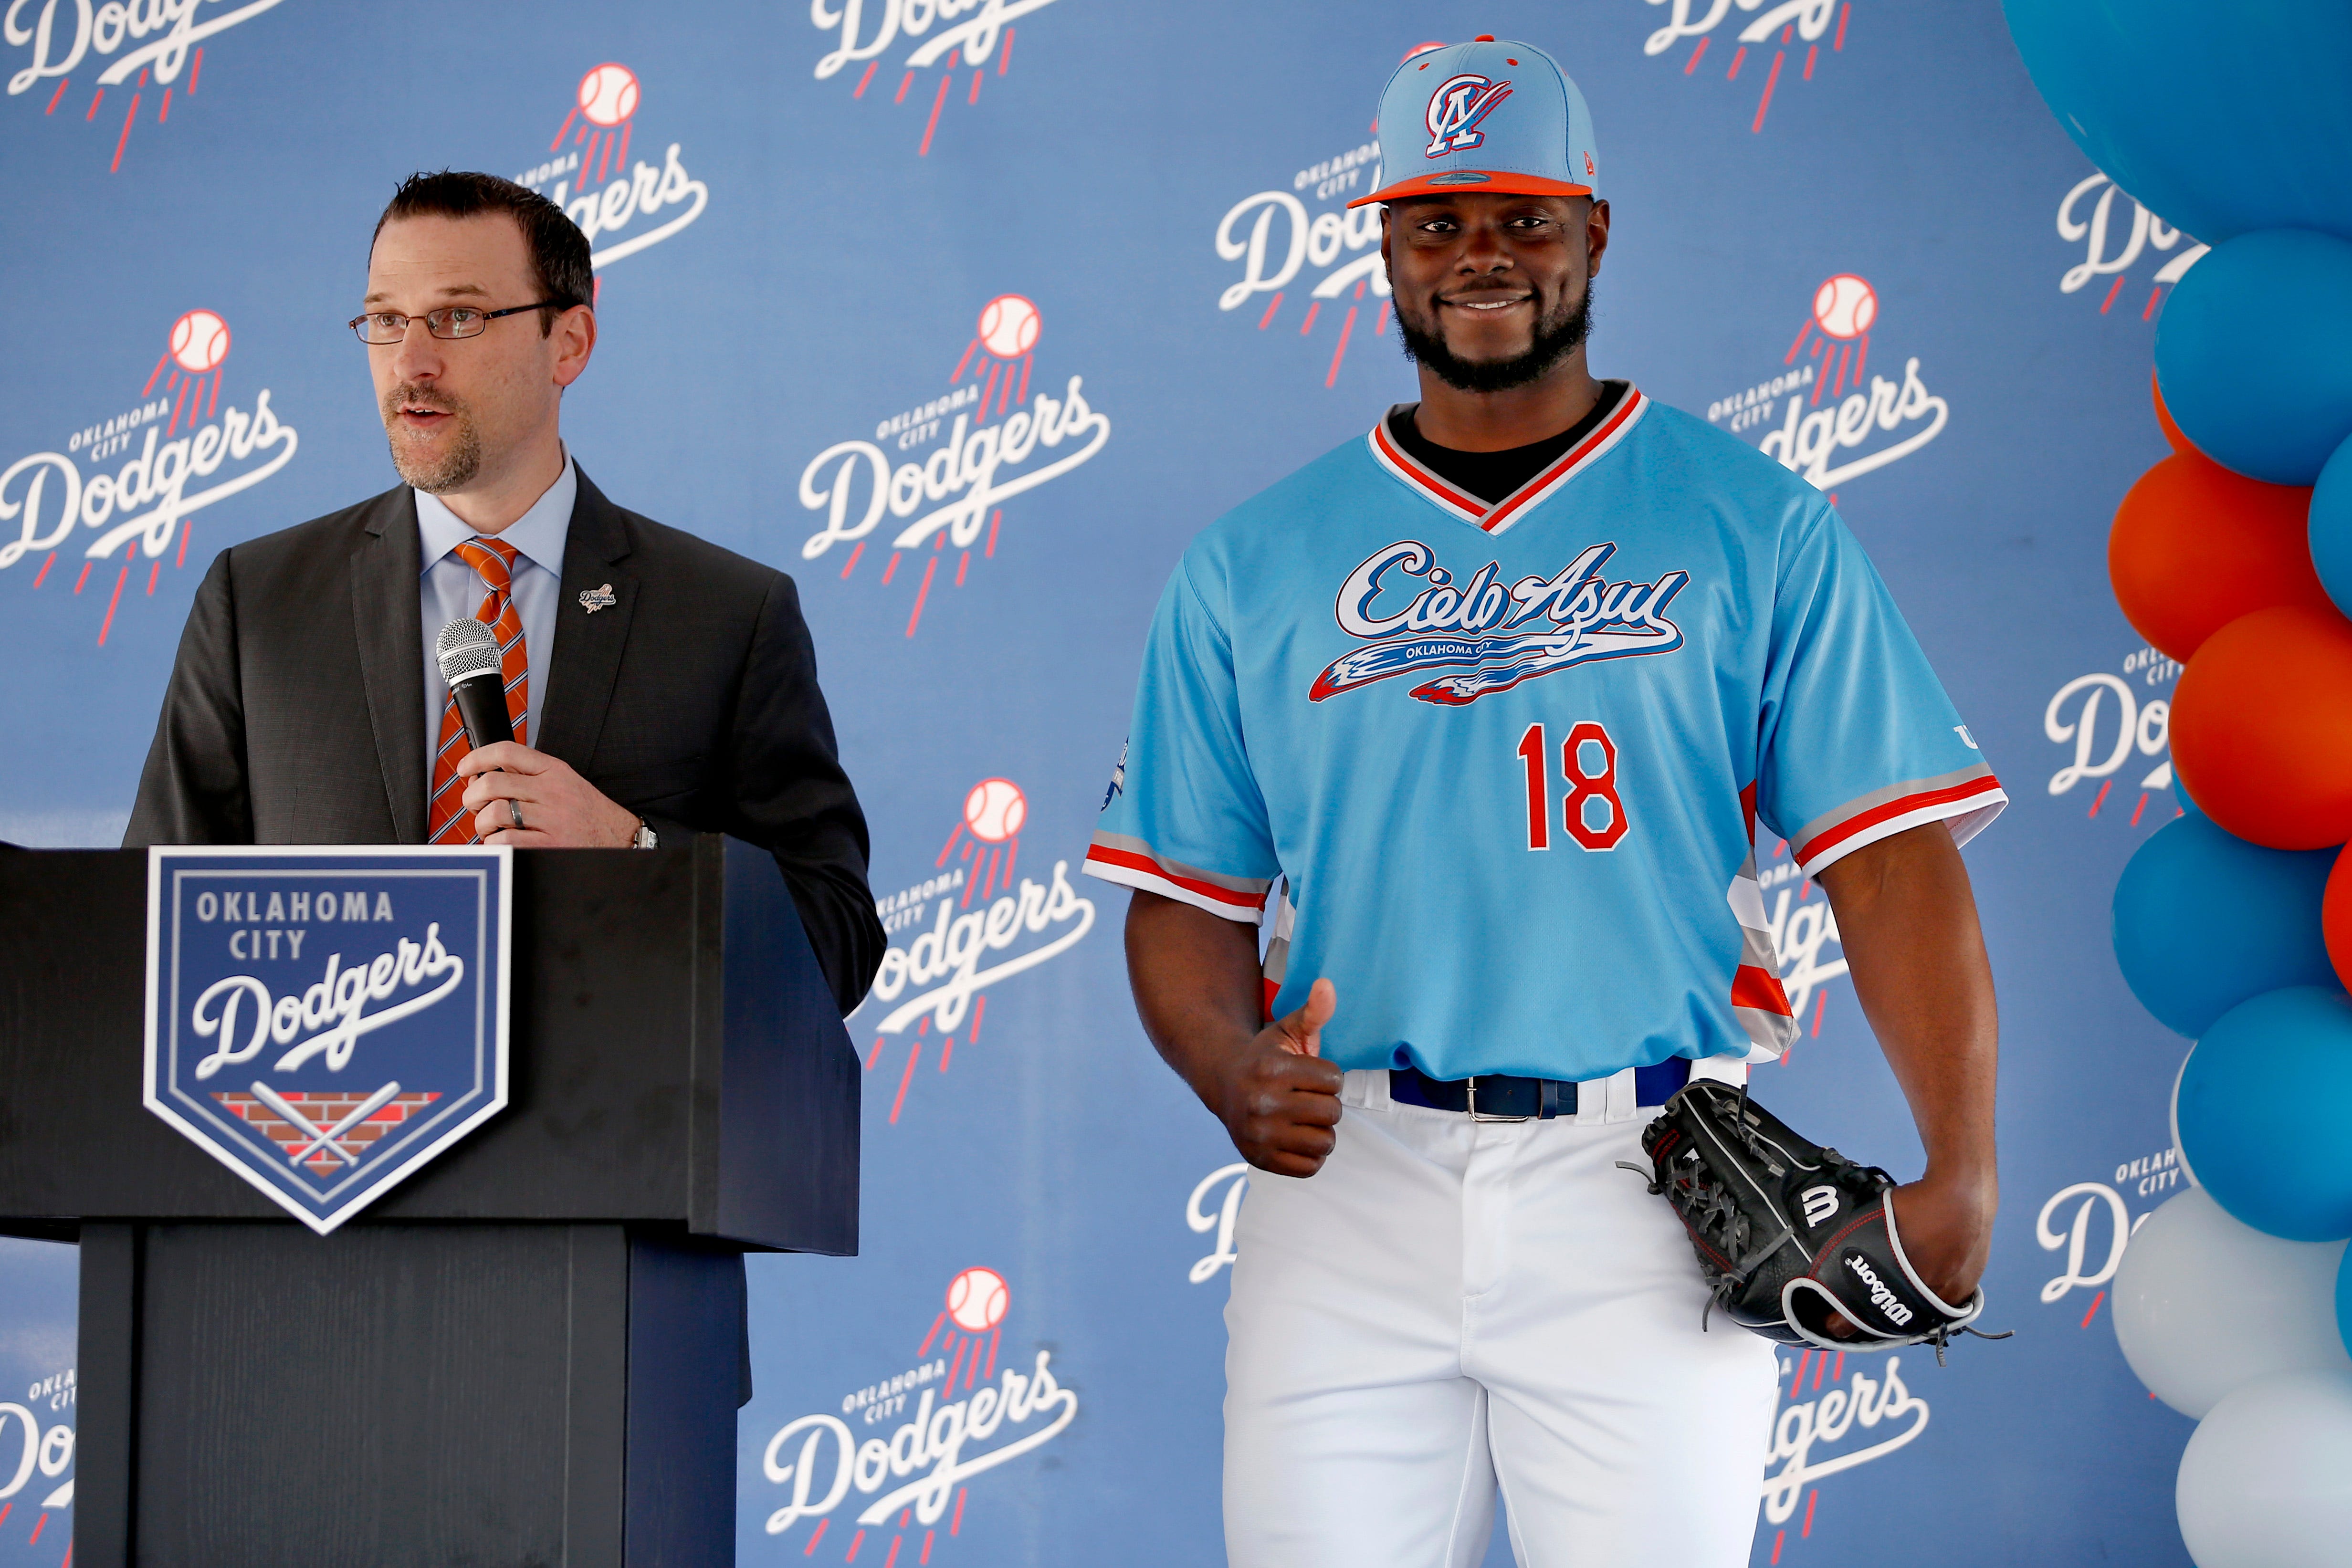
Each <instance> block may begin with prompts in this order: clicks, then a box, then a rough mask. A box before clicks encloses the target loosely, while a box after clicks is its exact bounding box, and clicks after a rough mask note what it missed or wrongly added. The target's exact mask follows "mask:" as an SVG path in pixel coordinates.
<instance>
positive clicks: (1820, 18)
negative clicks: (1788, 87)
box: [1642, 0, 1853, 132]
mask: <svg viewBox="0 0 2352 1568" xmlns="http://www.w3.org/2000/svg"><path fill="white" fill-rule="evenodd" d="M1648 3H1649V4H1650V5H1671V6H1672V7H1673V9H1672V10H1671V11H1670V12H1669V13H1668V17H1667V21H1666V25H1665V26H1663V27H1660V28H1659V29H1658V30H1657V31H1656V32H1654V33H1652V34H1651V35H1650V36H1649V37H1647V38H1645V39H1643V42H1642V52H1643V54H1645V55H1662V54H1664V53H1665V52H1666V51H1667V50H1668V49H1671V48H1673V47H1675V45H1676V44H1678V43H1680V42H1681V41H1682V40H1683V39H1685V38H1694V37H1695V38H1696V39H1697V40H1698V42H1697V43H1696V45H1694V46H1692V48H1691V52H1690V56H1689V57H1688V58H1686V59H1685V60H1684V62H1683V75H1685V76H1686V77H1697V76H1707V77H1712V76H1713V75H1714V74H1715V71H1714V68H1713V67H1711V66H1709V65H1708V64H1707V56H1706V51H1707V46H1708V45H1710V44H1712V43H1714V42H1715V37H1714V34H1715V29H1716V27H1717V25H1718V24H1719V23H1721V22H1722V21H1723V20H1724V19H1725V18H1726V17H1727V16H1730V14H1731V7H1732V5H1733V3H1734V0H1648ZM1764 4H1765V0H1738V6H1739V9H1740V10H1742V11H1754V10H1756V9H1757V8H1758V7H1759V6H1760V5H1764ZM1702 6H1703V7H1705V9H1704V10H1701V9H1700V7H1702ZM1695 11H1696V12H1697V13H1698V14H1697V15H1696V16H1694V15H1693V12H1695ZM1832 13H1834V14H1835V16H1836V18H1837V31H1836V33H1835V34H1834V35H1832V36H1830V39H1829V49H1830V53H1832V54H1837V53H1839V52H1841V51H1842V50H1843V49H1844V47H1845V32H1846V26H1847V24H1849V23H1850V22H1852V21H1853V3H1852V0H1781V4H1780V5H1774V6H1772V8H1771V9H1770V10H1769V11H1766V12H1765V13H1764V14H1763V15H1762V16H1759V17H1757V18H1756V19H1755V20H1754V21H1752V22H1749V23H1748V24H1747V25H1746V26H1743V27H1741V28H1740V29H1739V33H1738V37H1735V38H1734V39H1733V40H1732V44H1731V49H1730V56H1729V60H1728V63H1727V64H1726V63H1725V57H1724V56H1723V55H1722V54H1717V56H1716V57H1715V58H1716V62H1717V64H1721V65H1724V71H1723V78H1722V79H1723V80H1725V81H1729V82H1736V81H1738V80H1739V79H1740V71H1741V69H1742V68H1744V67H1746V66H1747V65H1748V50H1749V49H1750V48H1754V49H1756V51H1757V53H1758V55H1759V57H1760V56H1761V55H1762V53H1763V49H1764V47H1766V46H1768V45H1769V46H1770V47H1771V48H1772V58H1771V61H1770V63H1769V65H1768V64H1765V63H1763V62H1762V60H1761V59H1760V58H1759V62H1758V67H1759V68H1758V69H1756V70H1753V71H1750V72H1748V81H1750V82H1753V81H1755V79H1756V78H1757V77H1758V76H1759V75H1760V76H1762V77H1763V78H1764V85H1763V89H1762V91H1761V95H1760V96H1759V98H1758V99H1757V100H1756V120H1755V123H1754V124H1752V125H1751V126H1749V127H1748V129H1749V131H1751V132H1753V131H1762V130H1763V129H1764V117H1765V116H1766V115H1768V114H1769V113H1770V112H1771V111H1772V95H1773V93H1774V92H1775V91H1777V90H1778V89H1780V82H1781V74H1780V68H1781V67H1782V66H1784V65H1786V64H1788V63H1789V58H1790V49H1791V48H1792V47H1794V46H1795V45H1797V44H1802V45H1804V46H1805V54H1804V58H1803V60H1802V62H1801V63H1800V64H1799V65H1798V67H1797V68H1796V79H1797V80H1799V81H1811V80H1812V79H1813V69H1814V68H1815V67H1817V66H1819V65H1820V64H1821V63H1822V37H1823V36H1824V35H1825V34H1829V33H1830V18H1831V16H1832ZM1776 31H1777V32H1778V33H1779V35H1780V37H1778V38H1777V39H1776V38H1775V37H1773V34H1774V33H1775V32H1776Z"/></svg>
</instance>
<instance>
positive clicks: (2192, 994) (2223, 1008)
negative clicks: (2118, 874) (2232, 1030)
mask: <svg viewBox="0 0 2352 1568" xmlns="http://www.w3.org/2000/svg"><path fill="white" fill-rule="evenodd" d="M2335 863H2336V852H2335V851H2334V850H2266V849H2264V848H2263V847H2262V846H2261V845H2260V844H2250V843H2248V842H2246V841H2245V840H2243V839H2241V838H2236V837H2233V836H2231V834H2229V833H2226V832H2224V831H2221V829H2220V828H2218V827H2216V826H2215V825H2214V823H2213V821H2212V819H2210V817H2206V816H2204V815H2202V814H2201V813H2200V814H2199V815H2196V816H2189V817H2180V818H2177V819H2175V820H2174V821H2171V822H2168V823H2167V824H2166V825H2165V826H2164V827H2163V828H2161V829H2159V830H2158V831H2157V832H2156V833H2155V835H2154V836H2152V837H2151V838H2150V839H2149V840H2148V841H2147V842H2146V843H2144V844H2142V845H2140V847H2139V850H2138V852H2137V853H2135V854H2134V855H2133V856H2132V858H2131V863H2130V864H2128V865H2126V866H2125V867H2124V874H2123V877H2122V879H2121V880H2120V881H2118V882H2117V883H2116V897H2115V916H2114V927H2113V931H2114V937H2115V947H2116V965H2117V966H2118V967H2121V968H2122V970H2123V972H2124V983H2125V984H2126V985H2127V986H2129V987H2130V988H2131V992H2132V995H2133V996H2135V997H2137V998H2139V1005H2140V1006H2142V1007H2144V1008H2146V1009H2147V1010H2148V1011H2149V1012H2151V1013H2153V1014H2155V1015H2156V1019H2157V1021H2158V1022H2159V1023H2161V1024H2162V1025H2164V1027H2165V1028H2167V1029H2168V1030H2172V1031H2173V1032H2174V1033H2176V1034H2185V1035H2188V1036H2189V1037H2190V1038H2191V1039H2194V1038H2196V1037H2197V1036H2198V1035H2200V1034H2202V1033H2204V1032H2205V1030H2206V1029H2207V1028H2208V1027H2209V1026H2210V1025H2211V1024H2212V1022H2213V1020H2214V1019H2218V1018H2220V1017H2221V1015H2222V1014H2223V1013H2225V1012H2228V1011H2229V1010H2230V1009H2231V1008H2234V1007H2236V1006H2237V1005H2238V1004H2239V1003H2240V1002H2242V1001H2246V1000H2248V999H2250V998H2254V997H2258V996H2261V995H2262V994H2263V992H2265V991H2274V990H2277V989H2278V988H2280V987H2282V986H2325V985H2330V984H2332V983H2334V981H2335V978H2336V971H2335V969H2334V968H2333V967H2331V966H2330V965H2329V964H2328V962H2327V947H2326V943H2325V942H2324V941H2323V940H2322V938H2321V936H2320V928H2319V904H2320V898H2321V895H2322V894H2324V893H2325V892H2326V888H2327V873H2328V872H2329V871H2330V870H2331V869H2332V868H2333V867H2334V866H2335Z"/></svg>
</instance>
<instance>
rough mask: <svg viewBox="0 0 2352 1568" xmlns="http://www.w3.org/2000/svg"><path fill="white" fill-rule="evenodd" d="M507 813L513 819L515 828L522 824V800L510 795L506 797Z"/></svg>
mask: <svg viewBox="0 0 2352 1568" xmlns="http://www.w3.org/2000/svg"><path fill="white" fill-rule="evenodd" d="M507 815H508V816H509V817H512V818H513V819H514V825H515V826H516V827H517V828H520V827H521V826H522V802H521V801H520V800H516V799H515V798H514V797H513V796H511V795H509V796H508V797H507Z"/></svg>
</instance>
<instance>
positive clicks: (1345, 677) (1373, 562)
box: [1307, 539, 1690, 706]
mask: <svg viewBox="0 0 2352 1568" xmlns="http://www.w3.org/2000/svg"><path fill="white" fill-rule="evenodd" d="M1616 552H1617V547H1616V546H1615V545H1614V544H1597V545H1591V546H1589V547H1587V548H1586V549H1584V550H1582V551H1581V552H1580V553H1579V554H1578V555H1577V557H1576V558H1575V559H1573V560H1571V561H1570V562H1569V563H1568V564H1567V565H1566V566H1563V567H1562V568H1560V569H1559V571H1558V572H1556V573H1555V574H1553V575H1552V576H1550V577H1549V578H1546V577H1538V576H1528V577H1523V578H1521V579H1519V580H1517V582H1514V583H1511V584H1509V585H1507V586H1506V585H1505V584H1504V583H1503V581H1502V580H1501V578H1500V575H1499V574H1500V572H1501V570H1502V567H1501V563H1499V562H1497V561H1492V560H1490V561H1488V562H1486V564H1485V565H1484V566H1482V567H1480V568H1478V569H1477V570H1475V571H1474V572H1472V573H1471V574H1470V575H1469V576H1468V577H1466V578H1462V577H1456V576H1455V574H1454V573H1453V572H1451V571H1449V570H1446V569H1445V568H1444V567H1442V566H1440V565H1438V564H1437V552H1436V550H1435V549H1433V548H1432V547H1431V546H1429V545H1426V544H1423V543H1422V542H1421V541H1420V540H1418V539H1400V540H1398V541H1397V542H1396V543H1394V544H1391V545H1388V546H1386V547H1384V548H1382V549H1378V550H1375V551H1373V552H1372V553H1371V554H1370V555H1369V556H1367V557H1365V558H1364V559H1363V560H1362V561H1361V562H1360V564H1359V565H1358V566H1357V567H1356V569H1355V570H1353V571H1351V572H1349V574H1348V576H1347V579H1346V580H1345V581H1343V582H1342V583H1341V584H1340V585H1339V596H1338V600H1337V601H1336V603H1335V604H1334V606H1333V615H1334V617H1335V618H1336V619H1337V620H1338V622H1339V629H1340V630H1341V631H1343V632H1347V633H1348V635H1349V636H1351V637H1357V638H1361V639H1362V640H1363V641H1364V642H1365V643H1366V644H1367V645H1366V646H1364V647H1360V648H1357V649H1355V650H1353V651H1352V652H1349V653H1342V654H1341V655H1340V656H1339V658H1337V659H1334V660H1333V661H1332V662H1331V663H1330V664H1329V665H1328V667H1326V668H1325V669H1324V671H1323V673H1322V674H1319V675H1318V676H1316V677H1315V684H1314V685H1313V687H1312V688H1311V689H1310V690H1309V691H1308V693H1307V696H1308V697H1309V699H1310V700H1312V701H1315V702H1322V701H1324V700H1325V699H1326V698H1328V697H1331V696H1334V695H1338V694H1339V693H1341V692H1347V691H1352V690H1354V689H1355V688H1357V687H1359V686H1362V685H1370V683H1372V682H1374V681H1383V680H1387V679H1389V678H1390V677H1391V676H1394V675H1402V674H1418V673H1421V672H1423V671H1430V670H1439V669H1448V668H1457V667H1460V668H1463V669H1464V673H1462V674H1448V675H1441V676H1438V677H1436V678H1435V679H1433V680H1430V681H1426V682H1424V683H1423V684H1422V685H1418V686H1415V687H1413V688H1412V695H1413V696H1415V697H1417V698H1419V699H1420V700H1421V701H1423V702H1429V703H1440V704H1444V705H1446V706H1461V705H1463V704H1466V703H1472V702H1475V701H1476V700H1477V699H1478V698H1480V697H1482V696H1486V695H1490V694H1492V693H1495V692H1505V691H1508V690H1510V689H1511V688H1512V687H1513V686H1516V685H1518V684H1519V683H1520V682H1522V681H1528V680H1533V679H1535V678H1536V677H1538V676H1539V675H1548V674H1551V673H1552V672H1554V671H1556V670H1564V669H1567V668H1569V667H1570V666H1571V665H1575V664H1587V663H1590V662H1591V661H1592V660H1595V659H1614V658H1624V657H1627V656H1629V655H1640V654H1652V653H1672V652H1674V651H1675V649H1676V648H1679V647H1681V646H1682V643H1683V633H1682V628H1681V627H1679V626H1677V625H1675V623H1674V622H1672V621H1670V620H1668V619H1666V616H1665V609H1666V606H1667V605H1668V604H1669V603H1671V602H1672V601H1673V600H1674V597H1675V594H1677V593H1679V592H1680V591H1682V589H1683V586H1684V585H1685V583H1687V582H1689V581H1690V573H1688V572H1686V571H1680V570H1675V571H1668V572H1665V573H1663V574H1662V575H1660V576H1659V577H1657V578H1655V579H1654V580H1650V581H1647V582H1643V581H1635V580H1623V581H1618V582H1611V581H1610V580H1608V579H1606V578H1604V577H1602V576H1601V568H1602V567H1603V566H1604V565H1606V564H1607V563H1608V560H1609V559H1610V557H1612V555H1614V554H1616ZM1423 583H1425V584H1427V586H1426V587H1422V586H1420V584H1423ZM1408 594H1409V595H1411V597H1410V598H1409V599H1407V598H1405V597H1404V596H1405V595H1408Z"/></svg>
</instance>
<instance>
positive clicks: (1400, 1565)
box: [1224, 1072, 1777, 1568]
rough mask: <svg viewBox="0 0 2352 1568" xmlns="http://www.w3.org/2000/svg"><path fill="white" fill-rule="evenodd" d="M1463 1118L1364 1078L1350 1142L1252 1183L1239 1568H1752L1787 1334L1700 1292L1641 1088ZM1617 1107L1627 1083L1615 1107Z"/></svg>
mask: <svg viewBox="0 0 2352 1568" xmlns="http://www.w3.org/2000/svg"><path fill="white" fill-rule="evenodd" d="M1619 1076H1620V1078H1621V1079H1622V1080H1623V1082H1622V1083H1620V1082H1612V1081H1610V1080H1601V1081H1600V1082H1596V1083H1594V1084H1591V1085H1588V1086H1584V1087H1583V1088H1581V1089H1580V1108H1581V1109H1583V1113H1582V1114H1580V1115H1579V1116H1576V1117H1560V1118H1557V1119H1555V1120H1552V1121H1549V1122H1517V1123H1483V1124H1481V1123H1474V1122H1472V1121H1471V1119H1470V1118H1469V1117H1468V1116H1466V1115H1463V1114H1461V1113H1455V1112H1450V1111H1431V1110H1425V1109H1423V1108H1421V1107H1419V1106H1413V1105H1400V1104H1395V1103H1391V1100H1390V1097H1389V1092H1388V1075H1387V1074H1386V1073H1385V1072H1349V1074H1348V1075H1347V1087H1346V1091H1345V1093H1344V1094H1343V1096H1342V1102H1343V1111H1342V1114H1341V1119H1340V1124H1339V1146H1338V1147H1337V1148H1336V1149H1335V1150H1334V1151H1333V1152H1332V1155H1331V1157H1330V1158H1329V1159H1328V1160H1327V1161H1326V1162H1325V1163H1324V1166H1323V1168H1322V1170H1321V1171H1319V1172H1318V1173H1317V1174H1316V1175H1315V1176H1311V1177H1309V1178H1307V1179H1306V1180H1304V1181H1300V1180H1294V1179H1290V1178H1286V1177H1283V1176H1267V1175H1265V1174H1263V1173H1258V1174H1254V1175H1253V1176H1252V1177H1251V1181H1250V1187H1249V1194H1248V1197H1246V1198H1245V1199H1244V1202H1243V1205H1242V1211H1241V1218H1240V1221H1239V1224H1238V1227H1237V1228H1236V1234H1235V1243H1236V1249H1237V1250H1238V1252H1239V1253H1240V1258H1239V1260H1238V1261H1236V1262H1235V1263H1234V1275H1233V1295H1232V1299H1231V1301H1229V1303H1228V1304H1227V1306H1226V1308H1225V1326H1226V1331H1227V1334H1228V1338H1229V1344H1228V1348H1227V1351H1226V1355H1225V1387H1226V1391H1225V1492H1224V1502H1225V1544H1226V1552H1227V1553H1228V1556H1229V1558H1230V1561H1231V1562H1232V1563H1233V1564H1234V1568H1327V1565H1328V1568H1473V1565H1475V1564H1476V1563H1478V1562H1479V1561H1480V1560H1481V1558H1482V1557H1483V1556H1484V1554H1485V1552H1486V1544H1487V1540H1488V1537H1489V1535H1490V1534H1491V1533H1492V1531H1493V1529H1494V1507H1493V1499H1494V1494H1495V1490H1496V1483H1497V1482H1499V1483H1500V1485H1501V1490H1502V1494H1503V1500H1504V1503H1505V1506H1506V1511H1507V1517H1508V1520H1509V1525H1510V1536H1511V1550H1512V1552H1513V1553H1514V1554H1515V1555H1516V1556H1517V1560H1518V1562H1519V1563H1520V1564H1521V1568H1646V1565H1648V1564H1653V1563H1655V1564H1661V1565H1667V1564H1671V1565H1672V1568H1743V1565H1744V1564H1746V1563H1747V1562H1748V1551H1749V1543H1750V1541H1751V1540H1752V1538H1753V1536H1754V1533H1755V1529H1756V1514H1757V1504H1758V1495H1759V1489H1760V1487H1761V1485H1762V1481H1763V1473H1764V1464H1765V1457H1766V1449H1767V1448H1768V1447H1769V1427H1770V1423H1771V1417H1772V1408H1773V1399H1774V1379H1775V1373H1776V1367H1777V1363H1776V1361H1775V1359H1774V1355H1773V1348H1772V1346H1771V1345H1770V1344H1769V1343H1767V1342H1766V1341H1764V1340H1762V1339H1760V1338H1759V1337H1757V1336H1756V1335H1754V1334H1751V1333H1747V1332H1746V1331H1745V1330H1742V1329H1740V1328H1738V1326H1736V1325H1735V1324H1733V1323H1731V1322H1727V1321H1724V1320H1723V1319H1722V1318H1721V1316H1720V1314H1717V1321H1716V1322H1715V1323H1714V1325H1713V1328H1712V1332H1707V1333H1702V1332H1701V1331H1700V1327H1699V1322H1700V1315H1701V1312H1702V1311H1703V1309H1704V1308H1705V1306H1706V1290H1705V1288H1704V1287H1703V1286H1702V1285H1701V1283H1700V1281H1699V1274H1698V1266H1697V1263H1696V1260H1695V1259H1694V1258H1693V1257H1692V1254H1691V1247H1690V1242H1689V1241H1688V1239H1686V1238H1685V1235H1684V1232H1683V1228H1682V1224H1681V1222H1680V1221H1679V1220H1678V1219H1676V1218H1675V1214H1674V1211H1673V1209H1672V1208H1670V1207H1668V1206H1667V1205H1666V1203H1665V1202H1664V1199H1662V1198H1659V1197H1654V1196H1652V1194H1651V1193H1650V1191H1649V1190H1648V1187H1647V1186H1646V1185H1645V1184H1644V1182H1643V1179H1642V1178H1641V1177H1640V1176H1635V1175H1633V1173H1632V1172H1629V1171H1622V1170H1619V1169H1617V1168H1616V1165H1615V1162H1616V1161H1618V1160H1628V1161H1631V1162H1633V1163H1634V1164H1637V1165H1639V1164H1643V1163H1644V1162H1643V1155H1642V1147H1641V1132H1642V1129H1643V1126H1645V1125H1646V1124H1648V1122H1649V1120H1650V1118H1651V1117H1652V1116H1653V1115H1654V1114H1655V1113H1654V1111H1652V1110H1650V1109H1647V1108H1643V1109H1641V1110H1639V1111H1638V1112H1637V1111H1636V1110H1635V1108H1634V1106H1633V1092H1632V1074H1631V1073H1625V1074H1621V1075H1619ZM1612 1090H1613V1091H1614V1092H1613V1093H1612V1092H1611V1091H1612Z"/></svg>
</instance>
